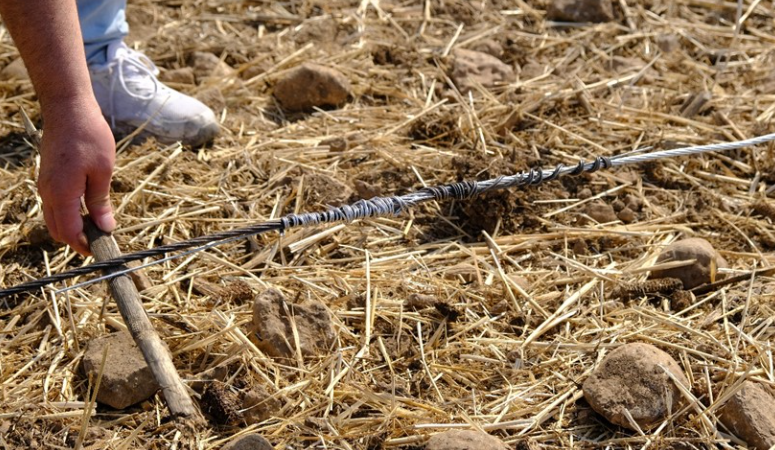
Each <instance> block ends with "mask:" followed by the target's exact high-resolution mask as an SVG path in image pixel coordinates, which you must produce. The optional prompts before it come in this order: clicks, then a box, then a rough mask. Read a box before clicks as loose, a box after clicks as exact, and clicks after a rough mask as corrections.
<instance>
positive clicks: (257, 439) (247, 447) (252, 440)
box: [222, 434, 274, 450]
mask: <svg viewBox="0 0 775 450" xmlns="http://www.w3.org/2000/svg"><path fill="white" fill-rule="evenodd" d="M273 449H274V447H273V446H272V444H270V443H269V441H267V440H266V439H264V438H263V437H262V436H260V435H258V434H248V435H245V436H240V437H238V438H237V439H235V440H233V441H231V442H229V443H228V444H226V445H224V446H223V449H222V450H273Z"/></svg>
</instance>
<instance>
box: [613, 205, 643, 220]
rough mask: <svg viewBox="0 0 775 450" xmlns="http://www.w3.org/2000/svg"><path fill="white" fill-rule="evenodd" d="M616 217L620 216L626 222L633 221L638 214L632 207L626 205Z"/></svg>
mask: <svg viewBox="0 0 775 450" xmlns="http://www.w3.org/2000/svg"><path fill="white" fill-rule="evenodd" d="M616 217H618V218H619V220H621V221H622V222H624V223H633V222H635V221H636V220H637V219H638V215H637V214H635V211H633V210H632V209H630V208H628V207H625V208H624V209H622V210H621V211H619V213H618V214H617V215H616Z"/></svg>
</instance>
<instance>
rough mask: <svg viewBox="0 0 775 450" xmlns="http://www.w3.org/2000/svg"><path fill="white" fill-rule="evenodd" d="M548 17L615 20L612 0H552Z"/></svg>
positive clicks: (565, 20) (574, 20)
mask: <svg viewBox="0 0 775 450" xmlns="http://www.w3.org/2000/svg"><path fill="white" fill-rule="evenodd" d="M546 18H547V19H549V20H557V21H560V22H594V23H599V22H610V21H612V20H614V9H613V6H612V5H611V0H552V1H551V2H550V3H549V8H548V10H547V12H546Z"/></svg>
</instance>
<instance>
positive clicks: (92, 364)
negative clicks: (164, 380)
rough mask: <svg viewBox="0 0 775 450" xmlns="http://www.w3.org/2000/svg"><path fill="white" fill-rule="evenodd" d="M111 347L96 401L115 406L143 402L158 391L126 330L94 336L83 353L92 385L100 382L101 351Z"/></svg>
mask: <svg viewBox="0 0 775 450" xmlns="http://www.w3.org/2000/svg"><path fill="white" fill-rule="evenodd" d="M105 346H109V347H108V355H107V360H106V361H105V369H104V372H103V374H102V381H101V383H100V390H99V392H97V401H98V402H100V403H102V404H105V405H108V406H111V407H113V408H116V409H124V408H126V407H128V406H131V405H134V404H136V403H140V402H141V401H143V400H147V399H149V398H150V397H152V396H153V395H154V394H155V393H156V391H158V390H159V385H158V384H157V383H156V380H155V379H154V378H153V373H151V369H150V368H149V367H148V364H146V362H145V358H143V354H142V353H141V352H140V349H139V348H137V346H136V345H135V342H134V340H132V336H131V335H130V334H129V333H127V332H125V331H122V332H118V333H113V334H110V335H107V336H104V337H99V338H96V339H92V340H91V341H90V342H89V344H88V346H87V347H86V352H85V353H84V355H83V361H82V364H83V371H84V374H85V375H86V377H87V379H88V378H91V380H92V381H91V382H92V384H94V383H96V382H97V376H98V375H99V371H100V365H101V363H102V352H103V350H104V348H105Z"/></svg>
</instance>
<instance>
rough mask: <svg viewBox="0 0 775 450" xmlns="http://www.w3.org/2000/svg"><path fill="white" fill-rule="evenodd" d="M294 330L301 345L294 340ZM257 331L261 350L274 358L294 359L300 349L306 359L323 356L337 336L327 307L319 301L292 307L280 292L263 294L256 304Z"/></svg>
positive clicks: (274, 290) (269, 291) (255, 319)
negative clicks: (322, 353)
mask: <svg viewBox="0 0 775 450" xmlns="http://www.w3.org/2000/svg"><path fill="white" fill-rule="evenodd" d="M294 328H295V331H296V333H297V334H298V342H296V339H295V338H294V334H296V333H294ZM253 331H254V333H255V335H256V338H257V340H258V344H257V345H258V348H260V349H261V351H263V352H264V353H266V354H267V355H269V356H271V357H273V358H293V356H294V355H295V354H296V346H297V345H298V349H299V351H300V352H301V355H302V356H314V355H319V354H320V353H321V352H324V351H326V350H328V349H329V348H330V347H331V346H332V345H333V343H334V341H335V338H336V335H335V333H334V329H333V326H332V325H331V318H330V317H329V315H328V311H327V310H326V307H325V306H324V305H323V304H322V303H319V302H316V301H308V302H306V303H305V304H303V305H297V304H293V303H288V302H287V301H286V300H285V297H284V296H283V294H282V293H281V292H280V291H278V290H277V289H268V290H266V291H264V292H263V293H261V294H260V295H259V296H258V297H257V298H256V300H255V302H254V303H253Z"/></svg>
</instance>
